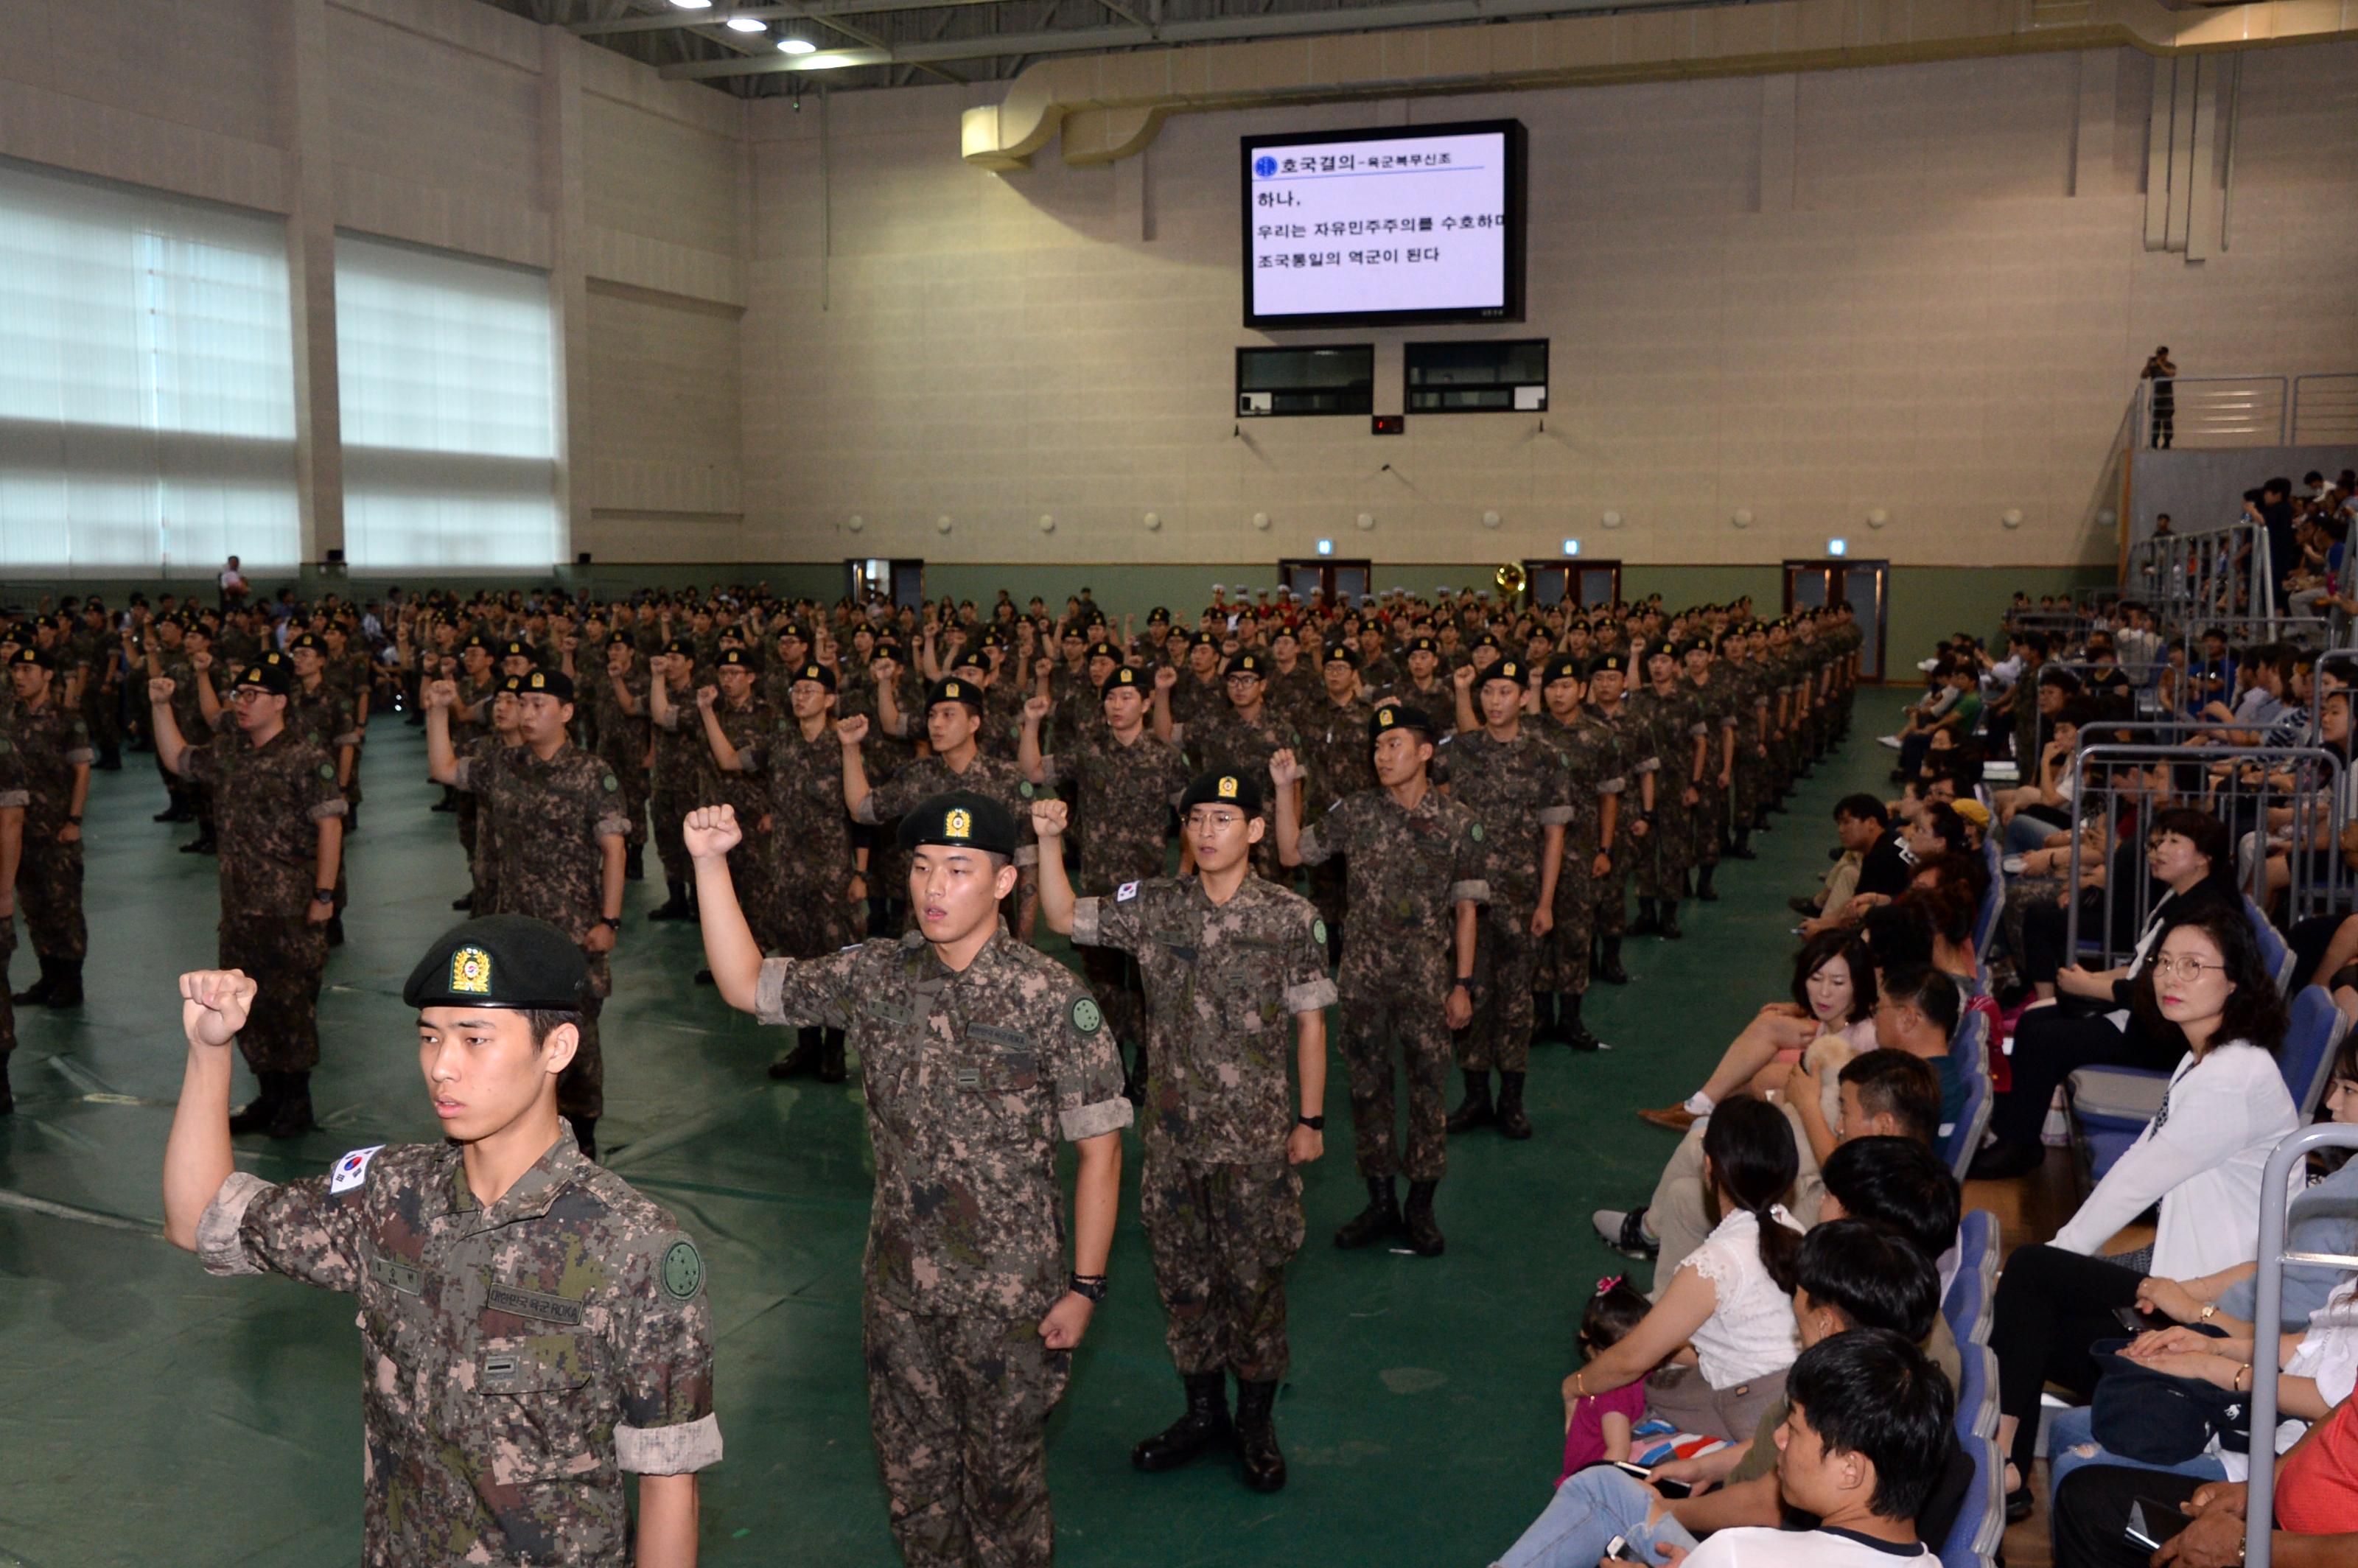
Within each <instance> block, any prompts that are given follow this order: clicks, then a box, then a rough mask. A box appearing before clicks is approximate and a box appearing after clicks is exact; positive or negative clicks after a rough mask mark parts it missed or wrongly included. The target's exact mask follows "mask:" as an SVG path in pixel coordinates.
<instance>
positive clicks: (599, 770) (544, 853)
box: [426, 669, 623, 1160]
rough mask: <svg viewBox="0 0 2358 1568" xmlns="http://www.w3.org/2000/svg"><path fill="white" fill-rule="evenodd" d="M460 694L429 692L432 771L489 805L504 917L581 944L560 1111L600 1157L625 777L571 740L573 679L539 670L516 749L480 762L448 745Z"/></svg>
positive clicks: (529, 682) (520, 710) (521, 705)
mask: <svg viewBox="0 0 2358 1568" xmlns="http://www.w3.org/2000/svg"><path fill="white" fill-rule="evenodd" d="M457 700H458V692H457V690H456V688H455V687H452V686H451V685H450V684H449V682H447V681H438V682H436V683H435V685H434V686H433V687H430V688H429V689H428V690H427V694H426V757H427V773H428V775H429V776H431V777H432V778H433V780H434V782H435V783H436V784H449V785H450V786H451V787H453V788H454V789H459V790H463V791H466V792H468V793H471V794H473V795H480V796H481V797H482V802H483V810H484V812H485V813H486V814H487V817H488V820H489V822H490V824H491V828H492V850H493V853H494V855H495V856H496V860H495V862H494V869H493V871H492V886H493V888H494V890H495V891H496V892H497V893H498V896H499V900H500V903H501V905H502V907H501V908H499V909H497V910H494V911H492V912H491V913H492V914H521V915H525V916H528V917H530V918H531V919H533V920H535V921H540V922H545V923H546V924H547V925H553V926H555V927H557V929H558V930H559V931H562V932H564V933H565V934H566V935H567V936H568V937H569V938H571V939H572V940H573V941H574V942H575V943H577V944H579V946H580V948H581V955H582V959H583V963H584V966H585V968H586V969H587V971H588V974H589V988H588V990H587V993H586V994H585V995H584V996H583V998H582V1000H581V1006H580V1014H581V1017H580V1044H579V1048H578V1049H577V1050H576V1051H575V1053H574V1055H573V1062H572V1065H570V1066H569V1067H568V1068H567V1069H566V1073H565V1076H564V1079H563V1081H562V1082H560V1083H559V1084H558V1085H557V1109H558V1110H559V1111H561V1112H563V1113H564V1116H565V1119H566V1120H568V1121H569V1122H571V1123H572V1124H573V1134H574V1137H575V1138H576V1139H577V1140H579V1144H580V1148H581V1152H583V1153H584V1154H586V1155H587V1156H588V1157H589V1158H590V1159H592V1160H594V1159H596V1158H597V1157H598V1118H599V1117H600V1115H602V1114H603V1113H604V1111H605V1108H606V1064H605V1058H604V1055H603V1053H602V1052H601V1051H600V1045H599V1039H598V1015H599V1013H600V1011H601V1010H602V1009H603V1008H604V1006H605V1000H606V997H607V996H608V994H609V993H610V992H611V989H612V986H613V979H612V972H611V969H610V968H608V965H607V960H606V956H607V955H608V954H609V953H611V952H612V951H613V950H614V943H615V941H616V939H617V938H618V937H619V936H620V935H622V924H621V922H622V834H623V822H622V781H621V780H619V779H617V778H615V777H614V775H613V774H612V773H608V772H607V771H606V765H605V764H604V763H603V762H600V761H599V760H598V759H597V758H596V757H594V756H592V755H590V753H589V752H584V751H582V750H581V749H580V748H579V747H578V746H575V745H574V744H573V743H572V742H571V741H569V740H568V738H567V735H566V727H567V726H568V725H569V724H571V723H572V722H573V683H572V682H571V681H570V680H568V679H567V678H566V676H565V672H563V671H562V670H542V669H535V670H532V671H530V672H529V673H528V674H526V675H525V676H524V689H523V691H522V692H520V693H519V694H518V695H517V697H516V727H517V732H518V733H519V734H520V735H522V737H523V739H524V744H523V745H521V746H512V747H502V748H499V749H497V750H495V751H493V752H492V753H491V754H490V755H489V756H488V757H485V758H480V759H479V758H461V757H460V756H459V755H458V753H457V752H455V751H454V750H453V749H452V748H451V745H450V730H449V709H450V707H451V705H452V704H453V703H455V702H456V701H457Z"/></svg>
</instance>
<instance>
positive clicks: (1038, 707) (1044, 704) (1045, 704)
mask: <svg viewBox="0 0 2358 1568" xmlns="http://www.w3.org/2000/svg"><path fill="white" fill-rule="evenodd" d="M1054 707H1055V703H1053V702H1050V701H1049V700H1048V699H1047V698H1046V697H1039V696H1036V695H1035V696H1033V697H1025V698H1024V699H1023V719H1024V722H1026V723H1028V724H1037V723H1039V722H1040V720H1042V719H1045V718H1047V717H1048V710H1049V709H1050V708H1054Z"/></svg>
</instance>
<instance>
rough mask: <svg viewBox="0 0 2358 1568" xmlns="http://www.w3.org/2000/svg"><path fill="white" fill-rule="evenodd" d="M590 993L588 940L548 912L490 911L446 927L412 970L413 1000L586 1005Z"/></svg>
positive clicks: (550, 1007)
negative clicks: (584, 944) (584, 947)
mask: <svg viewBox="0 0 2358 1568" xmlns="http://www.w3.org/2000/svg"><path fill="white" fill-rule="evenodd" d="M589 994H590V964H589V961H588V960H587V959H586V958H584V957H582V956H581V946H580V944H579V943H577V942H575V941H574V940H573V938H572V937H570V936H568V935H566V934H565V933H564V932H562V931H559V930H558V929H557V927H556V926H554V925H550V924H549V923H548V922H546V920H534V919H532V918H531V917H529V916H527V915H522V914H487V915H485V916H483V917H482V918H481V919H480V920H469V921H463V922H461V923H460V924H459V925H454V926H452V927H451V928H450V929H449V930H448V931H445V932H444V933H443V934H442V935H440V936H439V937H438V938H437V939H436V940H435V943H434V945H433V946H430V947H428V948H427V949H426V957H422V958H420V959H418V960H417V967H416V968H414V969H412V970H410V971H409V979H408V980H407V981H406V983H405V984H404V985H403V986H402V988H401V1000H402V1001H403V1002H404V1003H406V1005H408V1006H410V1007H421V1008H422V1007H470V1006H476V1007H518V1008H538V1009H543V1010H546V1011H578V1010H579V1008H580V1007H581V1005H582V1002H583V1001H584V1000H585V999H586V998H587V997H588V996H589Z"/></svg>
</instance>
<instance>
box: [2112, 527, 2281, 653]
mask: <svg viewBox="0 0 2358 1568" xmlns="http://www.w3.org/2000/svg"><path fill="white" fill-rule="evenodd" d="M2271 564H2272V557H2271V556H2270V553H2269V549H2268V531H2267V529H2266V526H2265V525H2263V524H2259V523H2253V522H2243V523H2230V524H2227V525H2226V526H2224V527H2222V528H2206V529H2203V530H2202V531H2201V532H2200V533H2193V534H2164V535H2158V536H2156V537H2154V538H2150V539H2146V540H2143V541H2141V542H2140V543H2139V544H2138V545H2137V546H2136V548H2135V549H2134V550H2131V551H2130V552H2129V576H2128V582H2127V587H2128V588H2129V589H2130V590H2131V591H2133V592H2138V593H2141V594H2142V595H2143V596H2144V600H2145V602H2147V603H2149V604H2151V605H2152V606H2153V611H2154V618H2155V619H2156V620H2157V621H2158V622H2160V623H2161V627H2162V631H2163V633H2164V634H2165V635H2167V634H2169V633H2184V632H2186V631H2187V630H2188V629H2189V628H2190V626H2193V625H2196V624H2199V623H2201V622H2207V621H2210V620H2213V619H2216V618H2219V617H2223V616H2235V615H2240V616H2244V617H2257V618H2266V617H2270V616H2273V615H2275V614H2276V609H2277V604H2276V580H2277V579H2276V574H2275V572H2274V571H2273V570H2272V569H2271Z"/></svg>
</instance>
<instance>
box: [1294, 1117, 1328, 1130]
mask: <svg viewBox="0 0 2358 1568" xmlns="http://www.w3.org/2000/svg"><path fill="white" fill-rule="evenodd" d="M1294 1120H1296V1121H1298V1122H1300V1123H1301V1124H1302V1125H1303V1126H1304V1127H1306V1128H1308V1129H1310V1130H1311V1131H1313V1132H1324V1131H1325V1130H1326V1119H1325V1117H1323V1116H1297V1117H1295V1118H1294Z"/></svg>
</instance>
